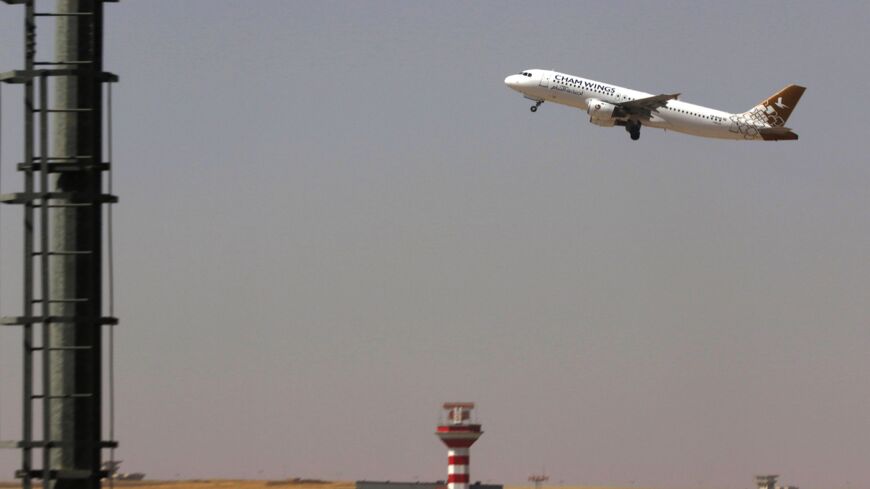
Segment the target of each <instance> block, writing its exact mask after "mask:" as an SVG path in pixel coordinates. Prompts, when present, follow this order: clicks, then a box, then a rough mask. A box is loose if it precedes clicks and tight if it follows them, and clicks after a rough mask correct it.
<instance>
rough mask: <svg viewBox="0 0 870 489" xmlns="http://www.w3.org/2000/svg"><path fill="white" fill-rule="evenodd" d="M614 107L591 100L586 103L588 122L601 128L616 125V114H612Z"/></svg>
mask: <svg viewBox="0 0 870 489" xmlns="http://www.w3.org/2000/svg"><path fill="white" fill-rule="evenodd" d="M615 111H616V106H615V105H613V104H611V103H608V102H603V101H601V100H598V99H595V98H591V99H589V100H587V101H586V113H587V114H589V122H591V123H593V124H596V125H598V126H602V127H612V126H613V125H614V124H616V120H617V118H618V117H617V116H618V114H614V112H615Z"/></svg>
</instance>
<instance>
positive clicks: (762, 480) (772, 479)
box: [755, 475, 779, 489]
mask: <svg viewBox="0 0 870 489" xmlns="http://www.w3.org/2000/svg"><path fill="white" fill-rule="evenodd" d="M777 478H779V476H778V475H756V476H755V486H756V487H757V488H758V489H776V479H777Z"/></svg>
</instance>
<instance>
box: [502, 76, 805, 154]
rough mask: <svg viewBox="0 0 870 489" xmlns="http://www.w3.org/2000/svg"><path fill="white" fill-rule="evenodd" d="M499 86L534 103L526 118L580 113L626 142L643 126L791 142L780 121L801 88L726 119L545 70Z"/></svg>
mask: <svg viewBox="0 0 870 489" xmlns="http://www.w3.org/2000/svg"><path fill="white" fill-rule="evenodd" d="M504 82H505V84H506V85H507V86H508V87H510V88H512V89H513V90H516V91H518V92H520V93H522V94H523V96H524V97H525V98H527V99H529V100H532V101H534V102H535V105H533V106H532V108H531V110H532V112H537V110H538V107H540V106H541V104H542V103H544V102H545V101H547V102H555V103H557V104H562V105H568V106H571V107H576V108H578V109H583V110H585V111H586V113H587V114H589V122H591V123H593V124H596V125H599V126H603V127H613V126H624V127H625V130H626V131H628V133H629V134H630V135H631V139H633V140H637V139H639V138H640V127H641V126H649V127H657V128H659V129H665V130H671V131H677V132H682V133H685V134H691V135H693V136H702V137H707V138H720V139H742V140H746V139H755V140H764V141H781V140H789V139H797V138H798V135H797V134H795V133H794V132H792V130H791V129H789V128H787V127H785V121H787V120H788V116H789V115H791V111H792V110H793V109H794V107H795V106H796V105H797V103H798V101H799V100H800V98H801V95H803V93H804V90H806V88H805V87H801V86H799V85H789V86H787V87H785V88H783V89H782V90H780V91H779V92H777V93H775V94H774V95H772V96H771V97H769V98H767V99H766V100H763V101H761V103H759V104H758V105H756V106H755V107H753V108H752V109H750V110H748V111H746V112H742V113H735V114H732V113H730V112H723V111H721V110H716V109H711V108H708V107H702V106H700V105H694V104H689V103H686V102H680V101H678V100H677V97H679V95H680V94H678V93H675V94H670V95H668V94H664V95H652V94H649V93H644V92H638V91H636V90H631V89H628V88H622V87H617V86H616V85H610V84H609V83H601V82H597V81H595V80H588V79H586V78H581V77H579V76H573V75H566V74H565V73H559V72H558V71H550V70H537V69H533V70H526V71H523V72H521V73H519V74H516V75H510V76H508V77H507V78H505V80H504Z"/></svg>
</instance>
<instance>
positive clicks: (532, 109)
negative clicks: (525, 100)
mask: <svg viewBox="0 0 870 489" xmlns="http://www.w3.org/2000/svg"><path fill="white" fill-rule="evenodd" d="M542 103H544V101H543V100H539V101H537V102H535V105H533V106H531V107H529V110H531V111H532V112H537V111H538V107H540V106H541V104H542Z"/></svg>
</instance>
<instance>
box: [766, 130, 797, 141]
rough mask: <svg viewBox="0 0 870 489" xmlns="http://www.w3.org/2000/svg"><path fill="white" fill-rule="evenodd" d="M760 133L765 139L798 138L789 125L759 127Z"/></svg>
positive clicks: (784, 139) (785, 139)
mask: <svg viewBox="0 0 870 489" xmlns="http://www.w3.org/2000/svg"><path fill="white" fill-rule="evenodd" d="M758 133H759V134H761V139H764V140H765V141H789V140H794V139H797V138H798V135H797V134H795V133H794V132H792V130H791V129H789V128H787V127H767V128H763V129H759V130H758Z"/></svg>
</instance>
